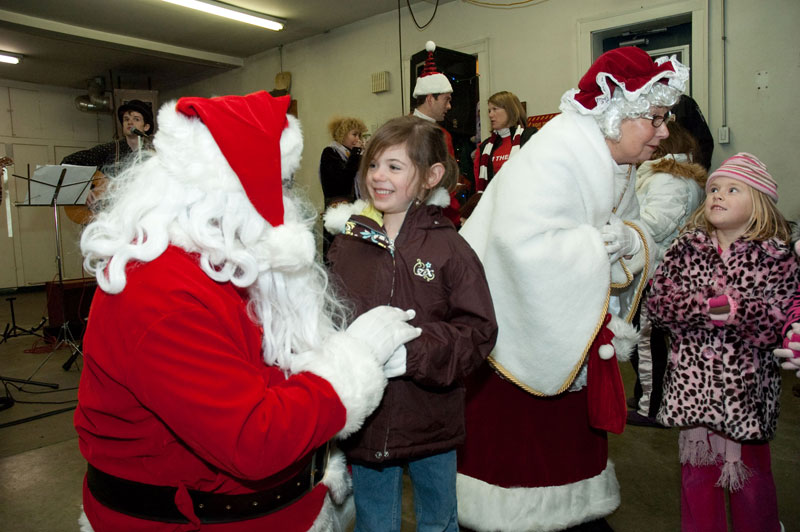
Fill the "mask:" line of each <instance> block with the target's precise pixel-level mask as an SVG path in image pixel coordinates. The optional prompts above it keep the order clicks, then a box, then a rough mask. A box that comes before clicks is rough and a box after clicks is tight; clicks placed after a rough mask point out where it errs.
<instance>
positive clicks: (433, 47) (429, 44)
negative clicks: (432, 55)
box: [425, 41, 436, 52]
mask: <svg viewBox="0 0 800 532" xmlns="http://www.w3.org/2000/svg"><path fill="white" fill-rule="evenodd" d="M425 49H426V50H428V51H429V52H432V51H434V50H436V43H435V42H433V41H428V42H426V43H425Z"/></svg>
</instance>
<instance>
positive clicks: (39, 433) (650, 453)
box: [0, 290, 800, 532]
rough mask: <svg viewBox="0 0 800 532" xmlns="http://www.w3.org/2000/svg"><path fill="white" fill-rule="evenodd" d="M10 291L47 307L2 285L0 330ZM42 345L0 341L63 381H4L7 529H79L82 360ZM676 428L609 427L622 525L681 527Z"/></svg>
mask: <svg viewBox="0 0 800 532" xmlns="http://www.w3.org/2000/svg"><path fill="white" fill-rule="evenodd" d="M8 297H16V300H15V301H14V307H15V314H16V321H17V325H18V326H20V327H23V328H31V327H33V326H35V325H36V324H38V323H39V322H40V321H41V318H42V316H44V315H46V308H47V305H46V303H47V301H46V296H45V293H44V291H43V290H39V291H30V292H18V293H0V331H2V330H3V329H4V328H5V324H6V323H9V322H10V321H11V313H10V312H9V304H8V302H7V301H6V300H5V299H6V298H8ZM42 347H44V348H46V345H44V342H43V341H42V339H41V338H39V337H36V336H30V335H23V336H18V337H12V338H9V339H8V341H6V342H4V343H2V344H0V375H2V376H4V377H14V378H21V379H33V380H36V381H40V382H48V383H56V384H58V385H59V389H58V390H52V389H50V388H46V387H40V386H31V385H25V386H23V387H22V391H20V390H18V389H17V388H16V387H12V386H11V385H7V389H8V390H9V391H10V392H11V394H12V395H13V397H14V398H15V399H16V400H17V402H16V403H15V404H14V406H12V407H11V408H8V409H6V410H3V411H0V479H2V482H0V531H2V532H44V531H47V532H73V531H76V530H78V527H77V517H78V515H79V513H80V502H81V482H82V479H83V474H84V471H85V467H86V466H85V462H84V460H83V458H82V457H81V455H80V453H79V451H78V440H77V436H76V435H75V432H74V430H73V428H72V414H73V410H72V408H74V406H75V404H76V399H77V389H76V387H77V385H78V380H79V378H80V368H81V363H80V361H78V362H77V363H76V364H74V365H73V366H72V367H71V368H70V370H69V371H65V370H64V369H63V368H62V365H63V364H64V362H65V361H66V360H67V359H68V358H69V356H70V354H71V351H70V350H69V349H59V350H57V351H54V352H50V353H47V352H45V353H36V352H31V353H28V352H25V351H26V350H32V351H38V350H40V349H37V348H42ZM622 370H623V380H624V381H625V385H626V388H627V390H628V392H629V394H630V392H631V391H632V387H633V372H632V371H631V369H630V365H629V364H623V366H622ZM797 382H798V379H796V378H795V377H794V375H793V374H791V373H789V372H784V391H783V395H782V398H781V399H782V413H781V418H780V421H779V426H778V434H777V437H776V438H775V441H774V442H773V444H772V465H773V472H774V475H775V482H776V484H777V488H778V503H779V506H780V515H781V520H782V521H783V523H784V525H785V526H786V530H787V531H788V532H793V531H797V530H800V505H798V504H797V493H798V491H800V398H798V397H795V396H793V395H792V390H791V388H792V385H793V384H795V383H797ZM2 394H3V392H2V391H1V390H0V396H2ZM23 401H25V402H23ZM43 403H50V404H43ZM62 410H63V411H62ZM57 411H62V412H60V413H57V414H55V415H49V416H47V417H41V418H39V419H35V420H32V421H27V422H24V423H18V424H14V423H15V422H16V421H18V420H21V419H23V418H28V417H31V416H39V415H42V414H46V413H49V412H57ZM677 435H678V434H677V431H676V430H666V429H653V428H642V427H633V426H629V427H627V428H626V430H625V432H624V433H623V434H622V435H620V436H615V435H610V436H609V443H610V453H611V457H612V459H613V460H614V462H615V464H616V471H617V476H618V478H619V483H620V485H621V488H622V504H621V506H620V507H619V509H618V510H617V511H616V512H615V513H614V514H613V515H611V516H610V517H609V518H608V522H609V524H610V525H611V526H612V527H613V529H614V530H615V531H617V532H639V531H642V530H647V532H674V531H677V530H679V528H680V524H679V523H680V515H679V514H680V509H679V499H678V494H679V468H678V461H677ZM406 487H407V489H406V490H405V491H406V493H407V494H408V495H407V496H406V497H405V500H404V509H405V511H404V522H403V530H404V531H412V530H414V517H413V509H412V501H411V495H410V492H411V489H410V486H409V485H408V483H406Z"/></svg>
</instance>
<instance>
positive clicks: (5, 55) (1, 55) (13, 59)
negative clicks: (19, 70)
mask: <svg viewBox="0 0 800 532" xmlns="http://www.w3.org/2000/svg"><path fill="white" fill-rule="evenodd" d="M20 61H22V56H21V55H19V54H12V53H11V52H3V51H0V63H9V64H12V65H17V64H19V62H20Z"/></svg>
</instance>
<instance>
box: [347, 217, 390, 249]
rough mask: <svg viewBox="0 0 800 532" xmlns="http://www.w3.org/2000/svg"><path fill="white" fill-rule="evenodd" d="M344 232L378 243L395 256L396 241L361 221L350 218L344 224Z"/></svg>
mask: <svg viewBox="0 0 800 532" xmlns="http://www.w3.org/2000/svg"><path fill="white" fill-rule="evenodd" d="M344 234H346V235H348V236H353V237H355V238H360V239H362V240H367V241H369V242H372V243H373V244H377V245H379V246H380V247H382V248H384V249H387V250H388V251H389V253H391V254H392V256H394V242H392V239H391V238H389V237H388V236H387V235H386V234H385V233H381V232H380V231H376V230H375V229H372V228H371V227H367V226H366V225H364V224H361V223H359V222H354V221H353V220H348V221H347V222H346V223H345V225H344Z"/></svg>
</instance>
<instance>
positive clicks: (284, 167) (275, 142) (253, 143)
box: [175, 91, 302, 227]
mask: <svg viewBox="0 0 800 532" xmlns="http://www.w3.org/2000/svg"><path fill="white" fill-rule="evenodd" d="M290 102H291V98H290V97H289V96H281V97H277V98H275V97H272V96H271V95H270V94H269V93H268V92H266V91H259V92H255V93H253V94H248V95H247V96H220V97H217V98H181V99H180V100H178V103H177V104H176V106H175V110H176V111H177V112H178V113H181V114H183V115H185V116H187V117H189V118H192V117H197V118H199V119H200V121H201V122H202V123H203V124H204V125H205V126H206V128H207V129H208V131H209V132H210V133H211V136H212V137H213V138H214V141H215V142H216V143H217V146H219V149H220V151H221V152H222V155H223V156H224V157H225V160H226V161H227V162H228V164H229V165H230V167H231V169H232V170H233V171H234V173H235V174H236V176H237V177H238V178H239V182H240V183H241V184H242V187H243V188H244V191H245V193H246V194H247V197H248V199H249V200H250V202H251V203H252V204H253V207H254V208H255V209H256V211H258V213H259V214H260V215H261V216H262V217H263V218H264V219H265V220H266V221H267V222H269V223H270V225H272V226H273V227H275V226H278V225H281V224H283V183H282V180H283V179H284V178H287V177H288V175H287V174H289V173H290V172H294V170H295V169H296V168H297V166H298V164H299V162H300V152H301V151H302V136H301V135H300V132H299V125H298V124H297V122H296V121H294V120H291V119H289V118H287V114H286V110H287V109H288V108H289V103H290Z"/></svg>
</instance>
